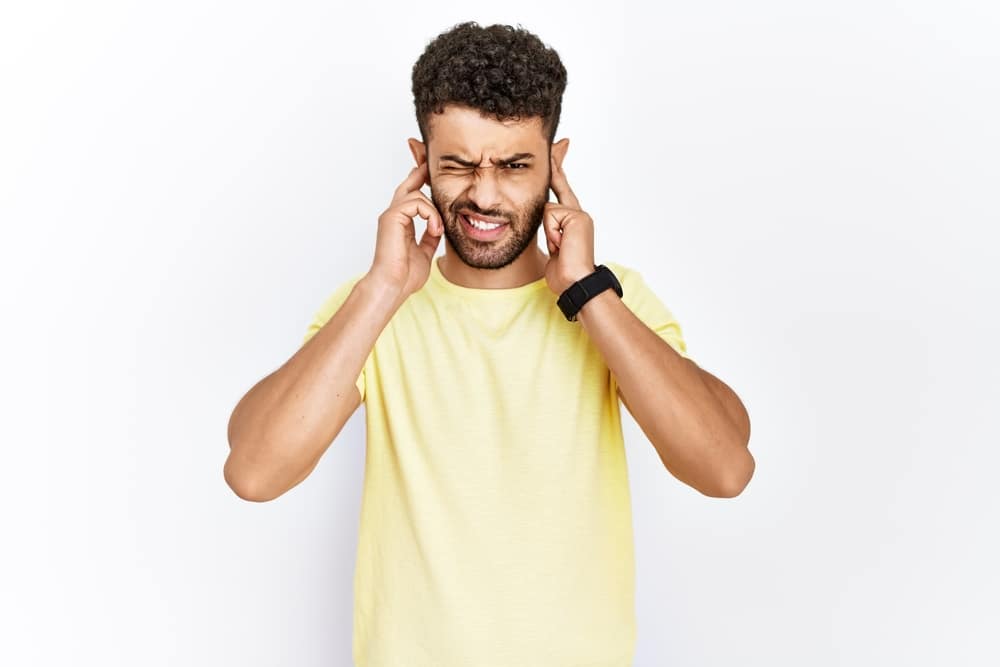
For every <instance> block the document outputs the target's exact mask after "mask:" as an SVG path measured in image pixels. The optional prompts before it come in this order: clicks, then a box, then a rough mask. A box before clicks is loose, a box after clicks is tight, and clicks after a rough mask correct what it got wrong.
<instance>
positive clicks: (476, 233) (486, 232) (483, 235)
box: [458, 213, 509, 241]
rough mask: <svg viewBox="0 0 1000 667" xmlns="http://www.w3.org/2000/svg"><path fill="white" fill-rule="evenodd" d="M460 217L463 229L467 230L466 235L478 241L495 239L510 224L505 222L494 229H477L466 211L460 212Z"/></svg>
mask: <svg viewBox="0 0 1000 667" xmlns="http://www.w3.org/2000/svg"><path fill="white" fill-rule="evenodd" d="M458 218H459V220H461V221H462V229H464V230H465V233H466V235H467V236H469V237H470V238H473V239H476V240H477V241H495V240H496V239H498V238H500V236H501V235H502V234H503V233H504V232H505V231H506V230H507V227H508V226H509V225H507V223H504V224H502V225H500V226H499V227H495V228H494V229H477V228H476V227H474V226H472V224H470V223H469V220H468V218H466V216H465V214H464V213H459V215H458Z"/></svg>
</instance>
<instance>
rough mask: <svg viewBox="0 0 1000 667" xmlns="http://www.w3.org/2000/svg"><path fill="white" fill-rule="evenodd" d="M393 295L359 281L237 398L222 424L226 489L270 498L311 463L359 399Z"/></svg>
mask: <svg viewBox="0 0 1000 667" xmlns="http://www.w3.org/2000/svg"><path fill="white" fill-rule="evenodd" d="M400 303H401V302H400V301H399V297H398V292H397V291H396V290H394V289H391V288H388V287H385V286H383V285H382V284H381V283H378V282H375V281H374V280H372V279H370V278H369V277H368V276H365V277H363V278H361V279H360V280H359V281H358V283H357V284H356V285H355V286H354V288H353V289H352V291H351V293H350V294H349V295H348V296H347V298H346V299H345V300H344V303H343V304H342V305H341V307H340V308H339V309H338V310H337V312H335V313H334V314H333V316H332V317H331V318H330V320H329V321H328V322H327V323H326V324H325V325H324V326H323V327H322V328H321V329H320V330H319V331H317V332H316V334H315V335H313V337H312V338H311V339H310V340H309V341H308V342H307V343H305V344H304V345H302V346H301V347H300V348H299V349H298V351H296V353H295V354H294V355H293V356H292V357H291V358H290V359H288V361H286V362H285V363H284V364H283V365H282V366H281V368H279V369H278V370H276V371H275V372H273V373H271V374H270V375H268V376H267V377H265V378H264V379H263V380H261V381H260V382H258V383H257V384H256V385H255V386H254V387H253V388H252V389H250V391H248V392H247V394H246V395H245V396H244V397H243V398H242V399H241V400H240V402H239V403H238V404H237V405H236V408H235V409H234V410H233V413H232V416H231V417H230V421H229V445H230V453H229V456H228V458H227V460H226V463H225V467H224V476H225V479H226V482H227V483H228V484H229V486H230V487H231V488H232V489H233V490H234V491H235V492H236V493H237V494H238V495H239V496H240V497H242V498H246V499H247V500H258V501H263V500H271V499H273V498H276V497H278V496H280V495H281V494H282V493H284V492H286V491H287V490H288V489H290V488H292V487H293V486H295V485H296V484H298V483H299V482H301V481H302V480H303V479H304V478H305V477H306V476H308V474H309V473H310V472H311V471H312V469H313V468H314V467H315V465H316V463H317V462H318V461H319V459H320V457H321V456H322V455H323V452H324V451H326V449H327V447H329V446H330V443H331V442H332V441H333V440H334V438H336V436H337V434H338V433H339V432H340V430H341V428H343V426H344V424H345V423H346V422H347V420H348V419H349V418H350V416H351V414H353V412H354V411H355V410H356V409H357V408H358V406H359V405H360V403H361V396H360V395H359V394H358V390H357V387H356V386H355V380H356V379H357V377H358V375H360V373H361V370H362V367H363V366H364V363H365V360H366V359H367V358H368V355H369V354H370V353H371V350H372V348H373V347H374V345H375V341H376V340H377V339H378V336H379V334H380V333H381V332H382V330H383V329H384V328H385V326H386V324H388V322H389V320H390V319H391V318H392V316H393V314H394V313H395V312H396V310H397V309H398V308H399V305H400Z"/></svg>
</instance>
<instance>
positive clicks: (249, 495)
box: [222, 456, 281, 503]
mask: <svg viewBox="0 0 1000 667" xmlns="http://www.w3.org/2000/svg"><path fill="white" fill-rule="evenodd" d="M222 476H223V478H224V479H225V481H226V485H227V486H229V488H230V489H232V491H233V493H235V494H236V495H237V496H238V497H240V498H242V499H243V500H247V501H250V502H254V503H264V502H267V501H269V500H274V499H275V498H277V497H278V496H279V495H281V494H275V493H270V492H269V491H268V489H265V488H263V487H262V485H261V484H259V483H258V482H257V481H256V480H254V479H253V477H251V476H250V475H246V474H240V473H239V472H238V471H237V470H236V469H235V465H234V464H233V458H232V456H230V457H229V458H228V459H226V464H225V465H224V466H223V467H222Z"/></svg>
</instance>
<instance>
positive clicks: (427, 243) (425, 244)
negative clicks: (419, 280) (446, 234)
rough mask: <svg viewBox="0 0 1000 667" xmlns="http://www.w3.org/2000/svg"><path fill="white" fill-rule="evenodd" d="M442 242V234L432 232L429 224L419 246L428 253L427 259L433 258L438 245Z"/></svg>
mask: <svg viewBox="0 0 1000 667" xmlns="http://www.w3.org/2000/svg"><path fill="white" fill-rule="evenodd" d="M440 242H441V235H440V234H435V233H434V232H432V231H431V228H430V226H429V225H428V227H427V228H426V229H425V230H424V233H423V236H421V237H420V243H419V247H420V249H421V250H422V251H423V253H424V254H425V255H427V259H430V260H433V259H434V253H435V252H436V251H437V247H438V245H439V244H440Z"/></svg>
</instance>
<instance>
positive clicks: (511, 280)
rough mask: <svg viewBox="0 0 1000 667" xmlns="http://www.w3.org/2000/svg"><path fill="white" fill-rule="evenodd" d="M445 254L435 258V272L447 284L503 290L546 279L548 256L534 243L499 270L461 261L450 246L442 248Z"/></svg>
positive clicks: (448, 244) (447, 244) (446, 245)
mask: <svg viewBox="0 0 1000 667" xmlns="http://www.w3.org/2000/svg"><path fill="white" fill-rule="evenodd" d="M444 250H445V252H444V255H443V256H441V257H435V258H434V261H436V262H438V269H440V271H441V275H443V276H444V277H445V278H446V279H447V280H448V282H452V283H455V284H456V285H461V286H462V287H472V288H474V289H505V288H510V287H520V286H521V285H527V284H528V283H532V282H535V281H536V280H539V279H540V278H544V277H545V265H546V264H547V263H548V261H549V257H548V255H546V254H545V253H544V252H542V249H541V248H540V247H539V246H538V244H537V243H534V244H532V245H531V246H529V247H528V248H527V249H526V250H525V251H524V252H522V253H521V254H520V256H518V258H517V259H515V260H514V261H513V262H511V263H510V264H508V265H507V266H505V267H503V268H500V269H478V268H476V267H473V266H469V265H468V264H466V263H465V262H463V261H462V258H461V257H459V256H458V253H456V252H455V251H454V250H453V249H452V247H451V244H450V243H446V244H445V247H444Z"/></svg>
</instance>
